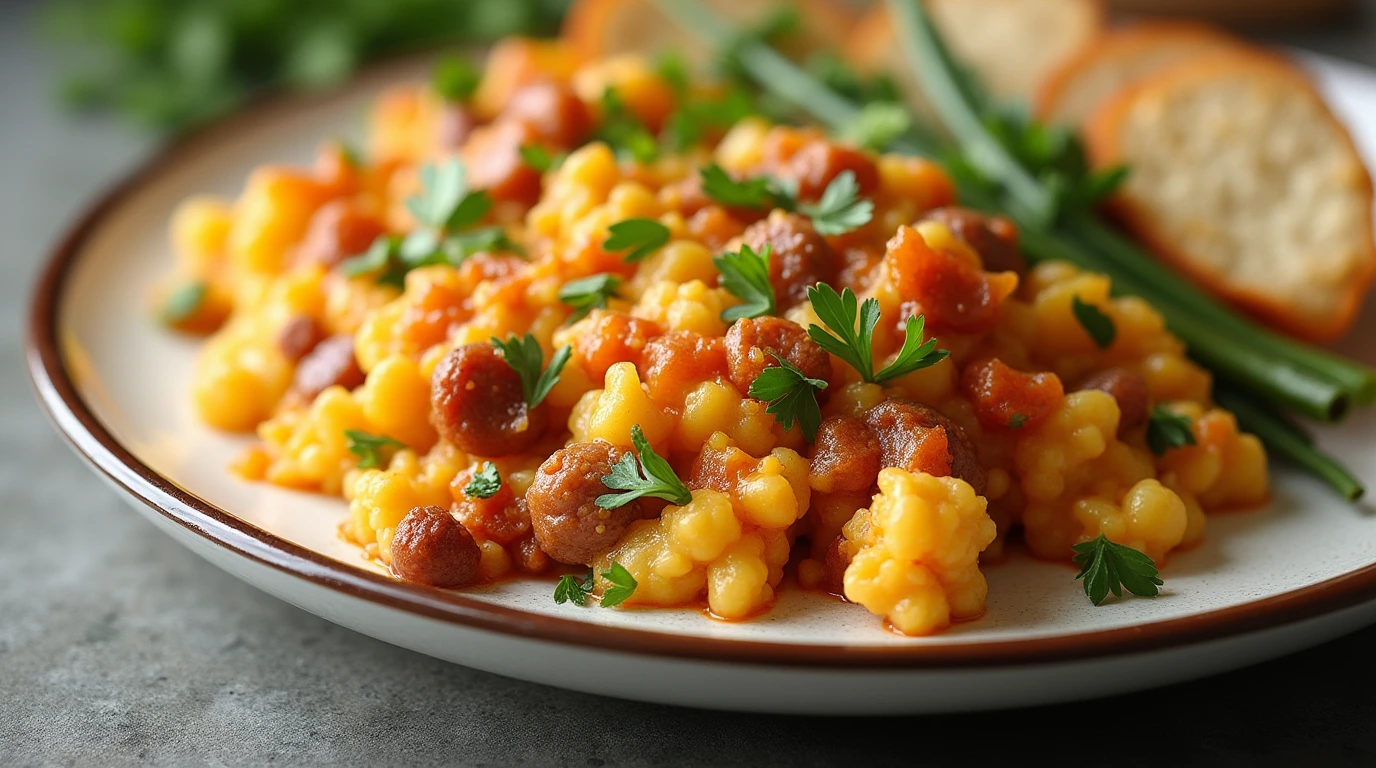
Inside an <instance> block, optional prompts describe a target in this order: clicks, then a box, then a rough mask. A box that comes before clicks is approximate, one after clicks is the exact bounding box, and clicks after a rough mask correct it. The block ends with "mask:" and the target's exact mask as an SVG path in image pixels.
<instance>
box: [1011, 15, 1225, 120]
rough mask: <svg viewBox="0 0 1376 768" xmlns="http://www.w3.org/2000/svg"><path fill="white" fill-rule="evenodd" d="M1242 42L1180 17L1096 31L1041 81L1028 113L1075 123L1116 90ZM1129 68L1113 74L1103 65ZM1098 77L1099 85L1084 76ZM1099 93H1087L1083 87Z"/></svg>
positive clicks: (1038, 116) (1214, 28) (1045, 118)
mask: <svg viewBox="0 0 1376 768" xmlns="http://www.w3.org/2000/svg"><path fill="white" fill-rule="evenodd" d="M1243 45H1245V43H1243V42H1242V41H1241V40H1239V39H1237V38H1236V37H1233V36H1232V35H1230V34H1228V33H1227V32H1224V31H1223V30H1221V29H1218V28H1217V27H1211V26H1209V25H1207V24H1197V23H1193V22H1185V21H1153V22H1141V23H1137V24H1133V25H1131V26H1127V27H1119V28H1116V29H1110V30H1106V31H1104V32H1102V33H1101V34H1100V35H1099V36H1098V37H1096V38H1095V39H1094V40H1093V41H1091V42H1090V43H1088V44H1087V45H1085V46H1084V47H1082V48H1081V49H1080V50H1079V52H1078V53H1076V54H1075V55H1073V56H1072V57H1070V58H1069V59H1067V60H1065V61H1064V62H1062V63H1061V65H1060V66H1058V67H1057V68H1056V69H1054V70H1053V71H1052V72H1051V73H1050V74H1048V75H1047V76H1046V78H1045V79H1043V80H1042V83H1041V85H1040V86H1039V87H1038V89H1037V93H1036V96H1035V98H1034V99H1033V113H1034V114H1035V115H1036V116H1037V118H1038V119H1039V120H1041V121H1043V122H1054V123H1063V124H1066V125H1079V124H1080V123H1082V122H1083V120H1084V119H1085V118H1086V117H1088V115H1089V114H1090V113H1091V112H1092V111H1093V107H1094V106H1096V105H1097V104H1098V103H1100V102H1102V101H1103V99H1104V98H1105V97H1107V96H1109V95H1111V94H1112V92H1114V91H1116V90H1117V89H1118V88H1119V87H1123V86H1127V85H1131V84H1132V83H1134V82H1136V81H1138V80H1141V79H1142V78H1143V77H1145V76H1147V75H1149V74H1150V73H1151V71H1153V70H1157V69H1161V68H1164V67H1167V66H1171V65H1172V64H1174V63H1176V62H1178V61H1180V60H1182V59H1184V58H1188V57H1190V56H1194V55H1199V54H1203V53H1210V52H1215V51H1218V50H1224V49H1233V48H1238V47H1241V46H1243ZM1114 66H1117V67H1119V69H1120V70H1122V69H1131V70H1134V71H1127V72H1123V71H1120V72H1118V73H1115V76H1113V77H1109V76H1108V74H1109V69H1110V68H1112V67H1114ZM1090 77H1100V78H1102V79H1104V80H1106V81H1110V82H1103V83H1102V84H1098V83H1091V82H1088V81H1087V79H1086V78H1090ZM1101 89H1103V90H1104V91H1105V92H1104V93H1099V94H1093V93H1087V92H1086V91H1098V90H1101Z"/></svg>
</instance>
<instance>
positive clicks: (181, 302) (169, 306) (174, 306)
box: [160, 280, 210, 325]
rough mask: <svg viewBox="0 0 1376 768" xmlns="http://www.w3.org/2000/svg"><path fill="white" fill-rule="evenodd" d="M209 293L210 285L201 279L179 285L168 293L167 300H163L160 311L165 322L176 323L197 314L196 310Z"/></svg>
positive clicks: (168, 323)
mask: <svg viewBox="0 0 1376 768" xmlns="http://www.w3.org/2000/svg"><path fill="white" fill-rule="evenodd" d="M208 295H210V285H208V284H207V283H205V282H204V281H201V280H193V281H191V282H189V283H186V284H184V285H181V286H179V287H178V288H177V289H176V290H174V291H172V293H170V294H168V296H167V300H166V301H164V302H163V305H162V312H161V313H160V316H161V317H162V321H163V323H165V324H166V325H176V324H177V323H180V322H182V321H184V320H186V319H187V318H189V317H191V316H192V315H194V314H196V310H198V309H200V308H201V305H202V304H204V303H205V298H206V296H208Z"/></svg>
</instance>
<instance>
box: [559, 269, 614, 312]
mask: <svg viewBox="0 0 1376 768" xmlns="http://www.w3.org/2000/svg"><path fill="white" fill-rule="evenodd" d="M620 288H621V278H620V277H617V276H616V275H609V274H602V275H593V276H591V277H584V278H580V279H578V280H570V281H569V282H567V283H564V286H563V287H562V288H560V289H559V300H560V301H562V302H563V303H565V304H567V305H568V306H570V307H573V314H571V315H569V319H568V322H570V323H576V322H578V321H579V320H582V319H583V318H584V317H585V316H586V315H587V314H588V313H589V312H591V311H593V310H594V309H606V307H607V300H608V299H611V298H613V297H615V296H616V292H617V291H618V290H619V289H620Z"/></svg>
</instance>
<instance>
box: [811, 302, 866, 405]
mask: <svg viewBox="0 0 1376 768" xmlns="http://www.w3.org/2000/svg"><path fill="white" fill-rule="evenodd" d="M807 298H808V300H809V301H811V302H812V311H813V312H815V313H816V314H817V319H818V320H821V321H822V325H823V326H825V329H824V328H821V327H818V326H816V325H809V326H808V328H807V335H808V336H809V337H810V338H811V339H812V340H813V341H815V342H817V343H818V344H820V345H821V347H822V348H823V349H825V350H826V351H828V352H830V353H831V354H833V355H836V356H837V357H839V358H841V359H842V360H844V361H845V362H846V364H847V365H849V366H850V367H852V368H854V369H855V370H857V371H859V372H860V376H861V377H862V378H863V379H864V380H865V381H867V382H870V383H873V382H874V353H873V352H872V351H871V348H870V341H871V338H872V337H873V335H874V326H875V325H877V324H878V323H879V302H878V301H876V300H874V299H865V302H864V304H860V303H859V299H857V298H856V296H855V292H854V291H852V290H851V289H849V288H843V289H842V290H841V293H840V294H837V293H836V289H835V288H832V287H831V286H829V285H827V284H826V283H818V284H816V285H814V286H812V287H811V288H808V289H807ZM857 318H858V319H859V330H857V329H856V320H857ZM827 330H830V331H831V333H827ZM832 334H836V335H835V336H833V335H832Z"/></svg>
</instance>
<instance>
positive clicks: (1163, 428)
mask: <svg viewBox="0 0 1376 768" xmlns="http://www.w3.org/2000/svg"><path fill="white" fill-rule="evenodd" d="M1195 444H1196V442H1195V439H1194V428H1193V426H1192V425H1191V423H1190V417H1189V416H1186V415H1184V414H1182V413H1176V412H1175V411H1172V410H1171V409H1170V408H1168V407H1166V405H1165V404H1163V403H1157V404H1156V405H1155V406H1153V407H1152V409H1151V417H1150V418H1149V419H1148V420H1147V447H1149V448H1151V452H1152V453H1154V454H1156V455H1157V456H1164V455H1165V454H1166V451H1169V450H1170V449H1172V448H1183V447H1185V446H1187V445H1195Z"/></svg>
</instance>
